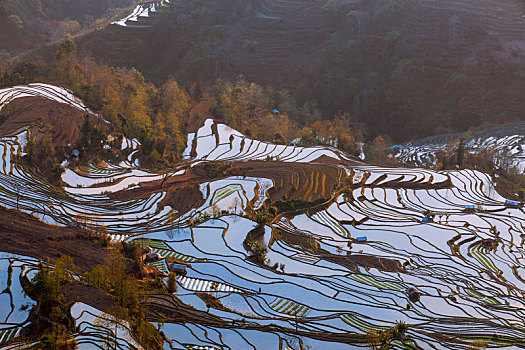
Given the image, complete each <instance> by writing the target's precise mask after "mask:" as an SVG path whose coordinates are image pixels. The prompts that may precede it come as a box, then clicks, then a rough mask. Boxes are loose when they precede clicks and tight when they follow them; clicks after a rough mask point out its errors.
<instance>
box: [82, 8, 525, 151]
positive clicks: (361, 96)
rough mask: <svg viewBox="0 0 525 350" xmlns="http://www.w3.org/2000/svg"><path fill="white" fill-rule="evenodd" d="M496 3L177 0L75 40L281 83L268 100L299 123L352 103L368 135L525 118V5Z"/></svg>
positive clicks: (153, 67) (163, 66) (174, 72)
mask: <svg viewBox="0 0 525 350" xmlns="http://www.w3.org/2000/svg"><path fill="white" fill-rule="evenodd" d="M467 3H468V4H467ZM520 4H521V5H520ZM467 5H468V6H467ZM496 5H497V2H494V1H491V0H484V1H483V3H479V4H478V3H476V4H474V5H472V4H471V2H468V1H467V2H465V4H462V2H459V3H458V2H449V1H446V2H444V3H443V5H442V8H439V6H435V3H434V2H431V1H427V0H404V1H394V0H387V1H385V0H366V1H357V2H355V1H352V2H346V1H334V0H330V1H325V0H323V1H320V0H311V1H305V2H304V3H300V4H297V3H295V2H287V1H284V2H275V1H273V0H262V1H235V0H228V1H226V0H221V1H214V2H203V1H197V0H195V1H172V2H171V6H169V7H164V8H163V9H162V11H160V14H159V15H158V16H157V17H155V19H154V25H153V27H152V28H149V29H147V30H140V29H134V30H121V28H116V27H109V28H107V29H106V30H104V31H101V32H97V33H93V34H91V35H86V36H83V37H82V38H79V40H78V45H79V51H80V52H83V53H89V54H90V55H93V56H94V57H96V58H97V59H102V60H103V61H105V62H109V63H111V64H115V65H126V66H129V67H131V66H134V67H137V68H138V69H139V70H140V71H141V72H143V73H144V75H145V76H146V77H147V78H148V79H151V80H153V81H164V80H165V79H166V78H167V77H168V76H173V77H175V78H176V79H178V81H183V82H194V81H200V83H201V84H202V85H203V86H204V87H206V86H208V87H209V86H214V85H215V84H216V81H217V79H221V80H224V81H235V80H236V79H237V77H238V75H239V74H243V76H244V77H245V79H246V80H248V81H254V82H256V83H258V84H259V85H261V86H263V87H265V89H266V90H280V89H282V88H285V89H287V90H288V91H289V94H290V99H293V103H290V99H285V100H279V99H274V100H273V101H272V102H274V104H275V106H273V107H276V108H278V109H279V110H284V111H286V112H287V114H288V115H289V116H290V118H291V119H292V120H293V121H294V122H296V123H297V124H299V125H300V126H305V125H310V124H312V123H314V122H316V121H320V120H327V119H332V118H333V117H334V116H336V115H339V114H345V113H347V114H349V115H351V116H352V118H353V120H354V121H355V122H357V123H358V124H360V126H361V128H362V130H363V132H364V134H365V136H366V138H367V140H369V141H371V140H373V139H374V138H375V137H376V136H378V135H382V136H383V137H385V138H386V139H389V138H390V139H393V140H394V141H395V142H401V141H406V140H409V139H415V138H419V137H425V136H428V135H436V134H442V133H449V132H463V131H466V130H467V129H468V128H469V127H475V126H480V125H490V124H499V123H508V122H513V121H516V120H523V113H522V111H523V109H524V108H525V105H524V103H525V102H524V99H523V96H524V95H525V84H524V82H523V81H524V80H523V75H524V74H525V65H524V62H525V60H524V58H523V57H524V54H525V53H524V52H523V49H522V48H520V46H519V45H517V44H516V45H515V44H511V43H512V42H513V41H518V42H519V40H520V39H521V38H520V36H519V33H520V32H521V33H523V30H524V26H525V21H523V23H522V19H521V14H522V12H523V11H525V9H523V11H520V10H519V8H518V6H521V7H524V6H525V5H523V3H522V2H516V1H515V0H505V1H504V3H503V4H500V5H501V6H499V7H496ZM476 6H477V8H475V9H474V10H472V9H470V8H471V7H476ZM505 6H506V7H505ZM493 7H494V8H493ZM507 7H508V8H511V9H513V11H515V12H512V13H511V12H510V10H509V11H507V12H506V11H505V8H507ZM498 9H500V10H501V9H503V10H501V11H499V12H498ZM476 11H477V12H476ZM492 13H494V16H497V17H494V18H493V17H490V16H492ZM483 16H486V18H485V17H483ZM500 22H501V23H503V24H499V23H500ZM492 23H498V27H497V28H498V30H497V31H495V30H494V29H491V28H494V25H493V24H492ZM124 38H125V39H126V40H125V42H123V39H124ZM161 38H162V39H161ZM509 43H510V44H509ZM152 53H154V54H152ZM502 96H504V97H505V98H501V97H502ZM290 105H292V106H294V107H295V106H297V108H291V107H290Z"/></svg>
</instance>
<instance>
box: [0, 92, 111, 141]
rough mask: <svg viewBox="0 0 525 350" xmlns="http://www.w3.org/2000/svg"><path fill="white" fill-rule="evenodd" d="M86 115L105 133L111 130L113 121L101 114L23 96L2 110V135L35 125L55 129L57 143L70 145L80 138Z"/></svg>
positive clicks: (52, 131)
mask: <svg viewBox="0 0 525 350" xmlns="http://www.w3.org/2000/svg"><path fill="white" fill-rule="evenodd" d="M86 118H87V120H89V122H90V123H91V124H92V125H95V126H97V127H98V128H99V129H100V130H101V131H102V132H104V133H105V134H109V133H111V131H112V129H111V126H110V124H108V123H106V122H104V121H103V119H102V118H101V117H95V116H92V115H90V114H88V113H86V112H83V111H81V110H79V109H77V108H74V107H72V106H70V105H68V104H65V103H60V102H56V101H53V100H50V99H47V98H44V97H21V98H17V99H15V100H13V101H12V102H10V103H9V104H8V105H7V106H5V107H4V108H3V109H2V110H1V112H0V135H5V134H9V133H13V132H15V131H17V130H19V129H20V128H23V127H27V126H35V127H38V128H40V129H42V130H43V131H45V132H47V131H51V133H52V137H53V143H54V145H55V147H66V146H67V145H68V144H71V145H74V144H76V143H77V142H78V141H79V140H80V137H81V136H82V133H81V128H82V125H83V124H84V121H85V120H86Z"/></svg>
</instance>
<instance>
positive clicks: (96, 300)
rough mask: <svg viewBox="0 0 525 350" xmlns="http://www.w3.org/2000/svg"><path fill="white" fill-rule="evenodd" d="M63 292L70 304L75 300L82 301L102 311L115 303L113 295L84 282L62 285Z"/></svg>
mask: <svg viewBox="0 0 525 350" xmlns="http://www.w3.org/2000/svg"><path fill="white" fill-rule="evenodd" d="M62 293H64V295H65V296H66V298H67V301H68V305H69V306H72V305H73V304H74V303H75V302H81V303H84V304H87V305H89V306H92V307H94V308H97V309H98V310H100V311H106V310H109V309H110V308H111V307H112V306H114V305H115V301H114V300H113V297H112V296H111V295H109V294H107V293H106V292H104V291H103V290H102V289H100V288H97V287H95V286H92V285H89V284H85V283H82V282H70V283H67V284H65V285H64V286H62Z"/></svg>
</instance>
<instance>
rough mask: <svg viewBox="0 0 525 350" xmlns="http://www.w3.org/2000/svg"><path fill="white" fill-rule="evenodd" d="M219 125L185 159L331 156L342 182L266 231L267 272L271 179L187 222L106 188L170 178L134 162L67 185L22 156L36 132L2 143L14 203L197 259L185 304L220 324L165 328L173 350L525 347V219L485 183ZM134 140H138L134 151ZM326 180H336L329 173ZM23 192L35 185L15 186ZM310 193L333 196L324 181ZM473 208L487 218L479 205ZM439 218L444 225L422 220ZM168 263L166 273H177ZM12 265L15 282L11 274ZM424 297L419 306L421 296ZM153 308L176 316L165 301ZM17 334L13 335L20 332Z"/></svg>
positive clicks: (86, 315) (215, 184) (221, 193)
mask: <svg viewBox="0 0 525 350" xmlns="http://www.w3.org/2000/svg"><path fill="white" fill-rule="evenodd" d="M213 123H214V122H213V121H212V120H208V121H206V124H205V125H204V126H203V128H201V129H200V130H199V131H198V132H197V133H196V135H195V137H194V138H190V139H189V142H188V144H189V147H190V148H191V149H193V152H188V153H187V154H190V153H192V154H194V155H195V157H193V158H191V157H190V158H189V159H188V160H187V162H188V163H189V164H190V166H191V165H195V164H199V163H203V162H207V161H210V160H213V161H216V160H223V161H231V162H240V161H243V160H248V159H249V160H266V159H268V160H269V159H270V158H271V159H273V161H272V162H271V163H272V164H273V163H274V162H276V161H280V162H283V163H284V166H286V164H292V163H294V166H295V165H296V164H304V163H315V162H316V161H317V160H318V159H319V157H320V156H321V155H324V156H325V157H330V158H332V159H333V160H334V164H336V166H337V167H338V169H340V170H341V174H342V175H341V176H342V178H341V179H340V184H339V185H340V186H339V187H338V189H337V190H334V191H333V192H330V195H331V196H333V198H332V199H331V201H329V202H328V203H327V204H326V205H325V206H323V207H322V208H316V210H312V211H310V210H304V211H301V212H297V213H287V214H286V215H285V216H275V217H273V218H272V220H270V221H269V222H267V223H266V225H265V226H264V227H263V234H262V236H261V237H260V241H261V242H262V243H264V244H265V245H266V246H267V247H268V253H267V256H266V258H267V259H268V260H269V261H268V262H267V264H266V265H264V266H263V265H261V264H256V263H254V262H253V261H252V260H251V259H248V256H249V255H250V253H249V252H247V251H246V249H245V247H244V245H243V241H244V240H245V238H246V235H247V234H248V232H250V231H251V230H253V229H254V228H255V227H256V226H257V223H256V222H254V221H251V220H250V219H248V218H247V217H246V215H245V214H246V212H247V210H248V208H249V207H250V206H252V207H254V206H256V207H260V206H261V205H262V204H263V203H264V202H267V201H269V199H268V196H267V191H269V189H271V188H272V187H273V186H275V184H274V182H273V181H272V180H269V179H267V178H264V177H261V178H257V177H244V176H227V177H225V178H222V179H218V180H213V181H208V182H204V183H201V184H200V186H199V188H200V191H201V193H202V196H203V198H204V202H203V203H204V204H202V205H201V206H200V207H198V208H192V209H191V210H190V211H188V212H184V213H179V212H177V211H176V210H174V209H172V208H171V207H169V206H166V205H164V204H162V203H163V201H162V200H163V198H164V197H165V196H166V193H165V192H164V190H163V189H159V190H158V191H157V192H155V193H153V194H150V195H147V196H145V197H136V198H133V199H131V200H126V201H118V200H115V199H112V197H111V196H109V195H108V194H107V192H106V191H116V192H119V191H130V189H128V186H129V184H138V185H139V186H140V183H141V182H149V181H152V180H155V179H157V177H159V176H160V177H162V176H163V175H162V174H156V173H151V172H147V171H145V170H143V169H139V168H137V167H136V166H134V165H133V164H131V165H130V166H131V167H130V166H128V167H124V166H119V165H109V166H108V168H107V169H106V170H103V169H98V168H97V167H94V166H93V167H88V168H87V169H84V171H83V172H82V174H78V173H75V172H74V171H73V170H72V169H69V170H68V171H67V172H66V173H65V174H64V177H65V178H64V182H65V183H66V185H65V188H63V189H62V188H54V187H53V186H50V185H49V184H48V183H47V182H46V181H45V179H43V178H42V177H41V176H39V175H38V174H37V173H34V172H32V171H31V170H30V169H25V168H23V167H21V166H20V165H19V164H18V163H17V162H15V161H13V160H14V159H15V157H14V156H13V155H16V154H17V153H23V149H24V146H23V144H22V143H21V142H20V140H21V139H23V137H18V138H17V136H4V137H3V138H2V139H0V145H1V147H2V150H4V151H3V153H4V154H5V157H3V158H2V163H1V165H2V166H1V167H0V199H1V202H2V205H4V206H8V207H15V206H16V202H17V199H18V202H19V207H20V208H21V210H23V211H25V212H28V213H33V214H34V215H36V216H38V217H40V218H41V219H42V220H44V221H47V222H52V223H58V224H60V225H71V224H73V223H80V224H82V225H87V226H90V227H93V228H98V227H100V226H106V227H107V228H108V231H109V233H110V234H111V235H112V238H113V239H115V240H136V241H137V242H138V243H140V244H141V245H143V246H149V247H151V248H152V251H153V252H156V253H159V254H160V255H161V256H163V257H172V258H175V259H176V260H177V261H179V262H180V263H184V264H185V265H186V271H187V274H186V275H185V276H179V277H178V278H177V281H178V284H179V288H178V291H177V292H176V293H175V294H174V295H175V297H177V298H178V299H179V300H180V301H182V302H183V303H185V304H187V305H189V306H191V307H192V308H193V309H192V310H195V311H201V312H204V313H206V314H207V315H210V317H216V318H214V319H218V320H221V322H218V321H217V322H216V323H212V322H184V323H182V322H180V320H179V321H177V320H176V319H174V320H171V321H170V322H165V323H164V324H163V327H164V328H163V331H164V332H165V334H166V335H167V336H168V338H169V339H170V340H171V341H172V345H169V344H168V343H166V344H165V348H166V349H171V348H174V349H206V348H208V349H299V348H300V346H301V345H300V344H302V346H303V348H308V347H309V348H311V349H349V348H360V347H361V348H364V347H367V346H368V345H367V341H366V337H365V334H366V333H367V332H369V331H373V330H384V329H387V328H388V327H392V326H394V325H395V324H396V322H397V321H404V322H406V323H407V324H408V325H409V328H408V329H409V330H408V331H407V333H406V338H405V339H397V340H394V341H392V342H391V343H390V345H391V347H392V348H410V349H431V348H435V349H469V348H470V347H471V346H472V345H473V344H475V343H474V342H476V341H477V342H479V341H482V342H484V344H486V345H487V346H488V347H490V348H500V349H511V348H512V349H514V348H525V342H524V341H523V339H525V330H524V328H523V324H524V321H525V311H524V310H525V303H524V302H523V300H525V292H524V291H525V271H524V269H523V263H524V261H525V250H524V246H523V245H524V243H525V239H524V237H525V212H524V211H523V209H522V208H508V207H505V198H503V197H502V196H500V195H499V194H498V193H497V192H496V191H495V190H494V185H493V183H492V181H491V179H490V178H489V177H488V176H487V175H486V174H483V173H480V172H477V171H471V170H461V171H443V172H434V171H431V170H425V169H417V168H385V167H378V166H371V165H367V164H365V163H359V162H356V161H352V162H349V161H348V159H349V158H348V157H347V156H346V155H344V154H342V153H341V152H339V151H337V150H335V149H330V148H321V147H318V148H315V147H314V148H301V147H294V146H277V145H272V144H268V143H263V142H259V141H256V140H251V139H248V138H246V137H244V136H243V135H242V134H240V133H239V132H237V131H235V130H232V129H230V128H228V127H227V126H225V125H222V124H218V125H217V128H215V130H217V131H214V128H212V125H213ZM131 143H132V142H131ZM131 143H130V142H128V141H127V142H126V146H127V147H130V148H132V147H135V146H133V145H131ZM136 147H139V145H136ZM269 163H270V162H263V161H261V162H260V164H261V167H264V166H265V164H269ZM181 169H182V168H180V169H175V170H174V171H173V172H172V173H173V175H172V176H181V175H182V174H183V173H182V172H183V171H184V170H182V172H181V173H179V175H176V173H177V172H178V171H181ZM268 169H271V168H270V167H268ZM268 171H270V170H268ZM75 176H77V177H75ZM317 178H318V179H319V180H318V181H317V182H318V183H319V184H320V183H322V180H321V179H322V174H320V175H319V176H317ZM127 179H129V180H128V181H129V182H125V183H123V184H122V185H121V183H122V182H123V181H125V180H127ZM101 181H102V182H101ZM105 181H108V183H107V184H105V183H104V182H105ZM17 183H24V185H25V186H26V187H24V189H23V190H17V188H18V187H17V186H16V184H17ZM78 185H80V186H78ZM101 185H102V186H101ZM307 187H309V188H308V189H307V190H308V191H310V192H312V193H315V192H319V191H324V192H327V191H326V190H322V189H321V187H322V186H320V185H319V186H316V185H312V183H310V184H309V185H308V186H307ZM316 188H317V189H316ZM327 193H328V192H327ZM256 204H257V205H256ZM466 205H474V206H475V208H476V210H474V211H473V212H472V211H466V210H465V206H466ZM429 213H431V214H433V216H434V219H433V220H432V221H429V222H423V220H422V219H423V218H424V217H425V216H427V215H428V214H429ZM358 237H361V239H360V240H358V239H357V238H358ZM363 237H364V239H362V238H363ZM0 262H1V260H0ZM167 263H168V261H166V260H164V259H163V260H161V261H159V262H157V263H155V266H157V267H158V268H159V269H161V270H163V271H165V272H166V271H167V269H168V265H167ZM275 264H276V266H277V267H276V268H272V267H273V266H274V265H275ZM0 271H1V273H2V274H4V273H5V272H4V271H5V268H4V266H0ZM1 276H4V275H1ZM2 280H3V279H2ZM13 281H15V279H13ZM411 289H414V290H416V291H418V293H419V301H415V300H414V299H412V298H410V296H409V290H411ZM11 290H12V291H13V289H11ZM198 293H209V294H211V295H213V296H214V297H215V298H216V299H217V300H219V301H220V303H222V305H223V306H224V307H223V308H221V309H220V310H219V309H217V308H213V307H212V308H208V306H207V305H206V303H205V302H204V301H203V300H202V299H201V298H200V297H199V296H198ZM0 297H3V295H0ZM151 303H152V304H153V303H156V304H155V305H163V307H166V308H170V307H171V308H176V307H177V306H176V304H175V303H171V302H170V301H169V300H168V299H165V297H162V296H153V297H152V301H151ZM0 305H2V306H3V304H0ZM170 305H171V306H170ZM0 310H3V309H0ZM7 310H10V309H9V308H8V309H7ZM73 314H74V317H75V318H76V319H77V325H81V327H80V332H79V334H78V335H77V339H78V340H79V343H80V348H81V349H83V348H86V349H87V348H100V349H103V348H104V347H105V346H106V345H107V342H108V341H109V339H113V338H114V337H113V334H112V333H111V332H113V330H112V329H113V328H112V327H107V326H104V324H105V325H107V324H108V321H107V318H108V316H107V315H102V316H100V314H101V313H100V312H99V311H97V310H93V309H91V308H89V307H87V306H86V305H82V304H75V306H74V307H73ZM155 315H156V314H155V312H154V311H151V315H150V316H151V317H153V318H154V317H155ZM97 317H98V318H102V319H106V321H104V320H102V321H99V322H97V321H96V320H95V319H96V318H97ZM8 321H9V320H8ZM8 321H5V322H4V320H2V322H4V323H2V325H1V327H2V328H0V332H2V330H4V329H10V327H11V328H12V327H13V326H14V327H18V326H19V323H15V324H14V325H12V324H11V323H9V322H8ZM17 322H18V321H17ZM22 322H23V320H22ZM109 323H111V322H109ZM126 327H127V326H126V325H125V324H122V325H119V326H118V327H117V328H118V331H117V333H118V334H117V338H118V341H117V343H118V345H117V348H121V349H127V348H130V347H131V345H132V344H134V340H133V339H130V338H129V332H127V331H126ZM9 332H10V333H9V335H6V334H7V332H5V331H4V332H3V333H0V338H1V337H4V338H6V337H8V336H9V337H11V335H12V333H13V331H9Z"/></svg>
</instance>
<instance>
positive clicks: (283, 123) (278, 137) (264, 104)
mask: <svg viewBox="0 0 525 350" xmlns="http://www.w3.org/2000/svg"><path fill="white" fill-rule="evenodd" d="M0 65H1V67H0V68H1V69H2V72H3V74H2V76H1V85H2V86H12V85H18V84H26V83H29V82H34V81H46V82H52V83H56V84H60V85H64V86H67V87H69V88H71V89H72V90H73V92H74V93H75V94H76V95H77V96H79V97H80V98H81V99H83V100H84V101H85V103H86V105H87V106H88V107H90V108H91V109H93V110H94V111H97V112H99V113H100V114H101V115H103V116H104V117H105V119H106V120H108V121H109V122H110V123H111V124H112V126H113V127H114V128H115V131H118V132H122V133H124V134H126V135H127V136H128V137H136V138H138V139H139V140H140V142H141V143H142V147H141V159H142V160H143V165H145V166H150V167H153V168H160V167H166V166H170V165H173V164H174V163H176V162H178V161H180V160H181V155H182V151H183V150H184V148H185V147H186V145H185V142H186V134H187V130H188V125H187V121H188V116H189V113H190V110H191V109H192V107H195V106H196V105H197V104H198V103H199V102H201V101H208V102H209V103H210V104H211V106H212V108H211V110H210V114H211V115H210V116H211V117H214V118H216V119H220V120H223V121H224V122H226V123H227V124H228V125H230V126H231V127H233V128H235V129H238V130H240V131H242V132H243V133H245V134H246V135H247V136H249V137H254V138H258V139H262V140H267V141H272V142H276V143H280V144H288V143H290V142H291V141H293V140H294V139H300V144H303V145H314V144H326V145H333V146H336V145H337V146H338V147H340V148H341V149H343V150H345V151H347V152H349V153H351V154H355V155H357V154H359V151H360V146H359V142H360V141H361V140H362V136H361V134H360V132H359V131H358V129H357V128H355V127H353V124H352V121H351V118H350V117H349V116H348V115H347V114H340V115H337V116H336V117H335V118H334V119H333V120H325V121H317V122H313V123H311V124H307V125H304V123H303V125H302V126H301V127H300V126H299V124H298V123H296V122H295V121H293V120H292V119H291V118H290V117H289V116H288V113H286V111H290V112H291V113H294V112H296V111H302V112H303V113H305V114H311V113H318V112H317V111H316V110H309V109H308V108H307V106H302V107H301V106H297V104H296V103H295V100H294V99H293V97H292V96H291V95H290V93H289V91H288V90H285V89H280V90H275V89H264V88H262V87H261V86H259V85H257V84H255V83H248V82H246V81H245V80H244V79H242V78H239V79H237V80H236V81H234V82H225V81H218V82H217V83H216V84H214V86H212V87H211V88H209V89H208V91H203V90H202V88H201V86H200V84H199V83H196V84H191V85H190V86H189V87H188V88H187V89H186V88H184V87H183V86H181V85H179V84H178V83H177V81H175V80H174V79H168V80H167V81H165V82H163V83H162V84H158V85H156V84H154V83H152V82H149V81H147V80H146V79H145V78H144V76H143V75H142V74H141V73H140V72H139V71H138V70H136V69H135V68H132V69H127V68H117V67H110V66H107V65H103V64H98V63H97V62H96V61H95V60H93V59H92V58H90V57H80V56H78V55H77V48H76V45H75V43H74V42H73V41H72V40H70V39H68V40H66V41H64V42H63V43H62V44H61V45H60V46H59V47H58V50H57V52H56V58H55V60H53V61H52V62H51V63H40V64H35V63H31V62H21V63H15V61H13V60H9V59H6V58H5V57H4V59H2V61H1V63H0ZM276 104H277V105H279V106H283V107H285V109H284V110H283V112H279V113H273V112H272V109H271V108H272V106H274V105H276ZM46 140H47V139H46ZM47 141H49V140H47ZM46 145H47V146H46ZM44 146H46V147H44V148H42V149H41V152H40V153H38V154H52V153H53V147H52V144H49V142H46V143H45V144H44ZM92 151H93V152H89V154H92V155H96V154H97V152H95V151H94V150H92ZM86 160H88V159H86ZM55 163H56V162H55ZM50 164H53V162H50Z"/></svg>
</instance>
